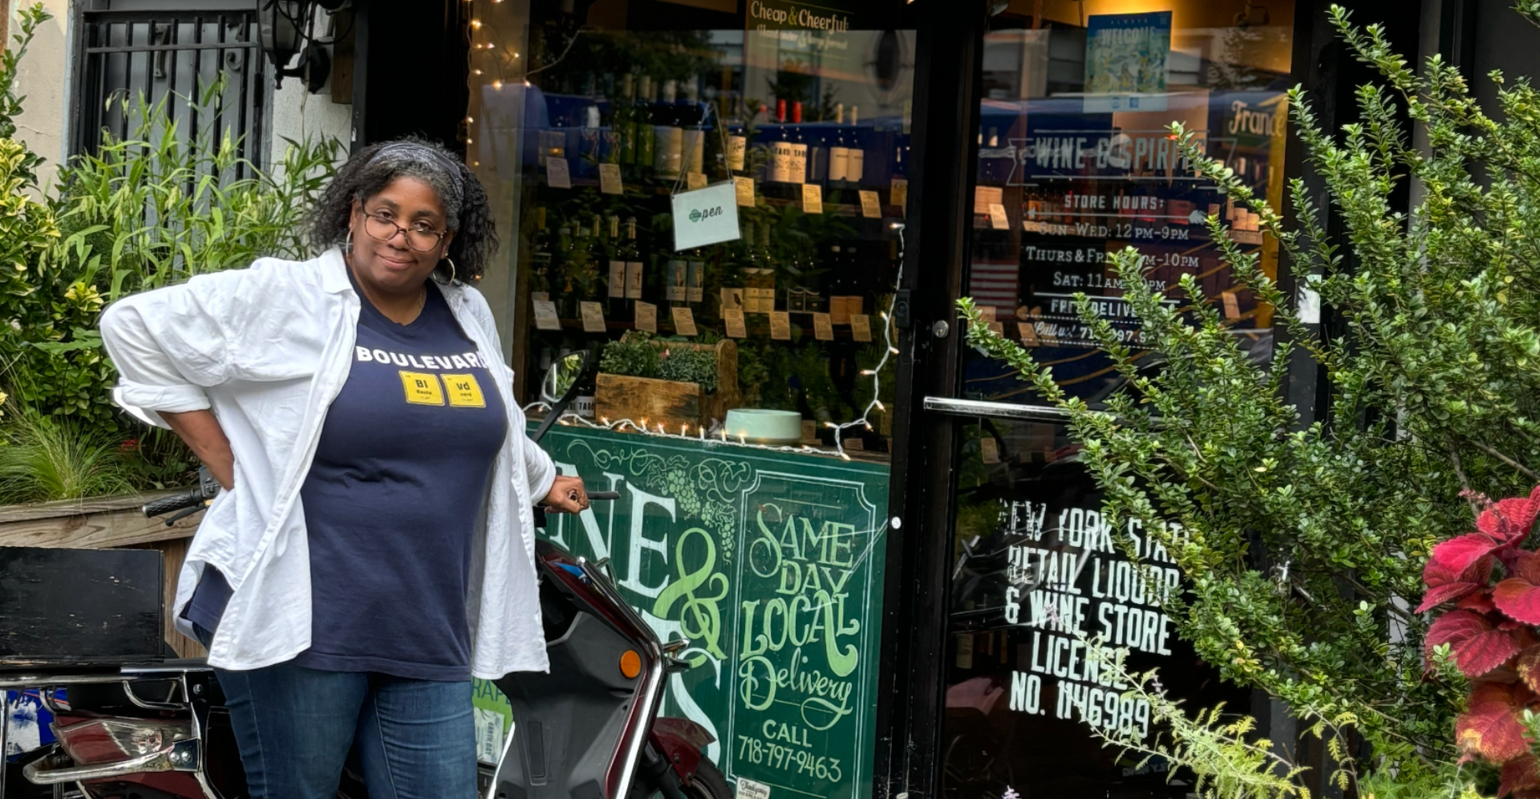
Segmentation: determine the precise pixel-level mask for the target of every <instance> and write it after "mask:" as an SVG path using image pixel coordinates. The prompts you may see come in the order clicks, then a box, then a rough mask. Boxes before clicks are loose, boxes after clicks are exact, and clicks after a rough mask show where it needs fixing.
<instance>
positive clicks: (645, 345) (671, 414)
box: [594, 331, 739, 433]
mask: <svg viewBox="0 0 1540 799" xmlns="http://www.w3.org/2000/svg"><path fill="white" fill-rule="evenodd" d="M738 401H739V397H738V347H737V345H736V344H735V343H734V342H733V341H732V340H731V339H721V340H718V341H696V342H691V341H686V340H674V339H660V338H656V337H654V336H653V335H652V334H650V333H646V332H638V331H633V332H631V333H627V334H626V335H625V336H623V337H622V338H620V339H619V340H616V341H612V342H610V343H609V344H608V345H606V346H605V348H604V353H603V355H602V356H601V357H600V360H599V376H598V378H597V379H596V390H595V392H594V405H595V413H596V414H597V415H598V416H599V417H600V418H604V419H610V420H613V421H620V420H622V419H629V420H631V421H632V422H634V423H636V424H637V425H645V426H646V427H648V428H650V429H657V428H658V426H660V425H661V426H662V427H663V429H664V430H665V431H667V432H670V433H673V432H684V431H687V430H688V429H689V428H697V429H706V428H709V427H710V426H711V423H712V421H714V420H715V421H721V420H723V419H725V418H726V417H727V411H728V410H729V409H731V408H736V407H738Z"/></svg>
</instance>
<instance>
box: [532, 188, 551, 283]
mask: <svg viewBox="0 0 1540 799" xmlns="http://www.w3.org/2000/svg"><path fill="white" fill-rule="evenodd" d="M545 221H546V220H545V206H543V205H537V206H535V231H534V233H533V234H531V236H530V241H529V250H530V258H529V260H530V274H532V275H534V277H535V285H534V287H533V288H532V290H533V291H538V292H542V293H544V294H545V297H544V298H537V299H550V298H551V286H552V285H553V278H554V276H553V275H552V274H551V266H552V262H551V261H552V253H551V232H550V231H549V230H548V229H546V226H545Z"/></svg>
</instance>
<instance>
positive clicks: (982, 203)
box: [973, 186, 1005, 214]
mask: <svg viewBox="0 0 1540 799" xmlns="http://www.w3.org/2000/svg"><path fill="white" fill-rule="evenodd" d="M1003 202H1005V189H1004V188H1002V187H1000V186H974V187H973V213H975V214H987V213H989V206H991V205H993V204H995V203H1003Z"/></svg>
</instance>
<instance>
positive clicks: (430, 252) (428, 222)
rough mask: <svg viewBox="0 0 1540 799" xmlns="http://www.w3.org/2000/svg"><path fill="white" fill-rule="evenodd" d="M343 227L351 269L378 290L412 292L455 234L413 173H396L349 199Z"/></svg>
mask: <svg viewBox="0 0 1540 799" xmlns="http://www.w3.org/2000/svg"><path fill="white" fill-rule="evenodd" d="M348 227H349V229H350V230H351V231H352V232H353V251H352V254H351V255H350V256H349V261H350V263H352V265H353V275H354V277H356V278H357V279H358V282H359V283H360V284H361V285H362V286H363V287H364V288H365V289H366V290H367V291H369V292H370V293H371V294H377V295H399V296H405V295H412V296H416V295H417V293H418V292H419V291H421V289H422V284H423V282H424V281H426V280H427V279H428V277H429V275H431V274H433V269H434V267H436V266H438V262H439V261H440V260H442V259H443V257H444V255H445V253H447V252H448V251H449V241H450V239H451V238H453V236H454V234H452V233H450V232H448V231H447V230H446V229H445V219H444V206H443V204H442V203H440V202H439V199H438V194H437V193H436V192H434V191H433V188H432V187H431V186H429V185H428V184H427V183H424V182H423V181H421V180H418V179H417V178H412V177H399V178H396V179H395V180H393V181H391V182H390V183H389V184H388V185H386V186H385V188H384V189H381V190H380V192H379V193H378V194H375V195H374V196H372V197H369V198H367V199H365V200H364V201H363V202H359V201H357V200H354V201H353V216H352V219H351V221H350V222H349V223H348ZM398 228H402V229H398ZM403 229H404V230H403Z"/></svg>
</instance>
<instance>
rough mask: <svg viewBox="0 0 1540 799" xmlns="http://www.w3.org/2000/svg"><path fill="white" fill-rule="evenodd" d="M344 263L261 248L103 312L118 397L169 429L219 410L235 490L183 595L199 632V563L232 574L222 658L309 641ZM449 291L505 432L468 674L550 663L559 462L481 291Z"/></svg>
mask: <svg viewBox="0 0 1540 799" xmlns="http://www.w3.org/2000/svg"><path fill="white" fill-rule="evenodd" d="M346 270H347V264H346V263H345V262H344V261H343V258H342V253H341V252H340V251H339V250H336V249H333V250H329V251H327V252H325V253H323V254H322V255H321V256H320V257H319V258H315V259H313V260H310V261H302V262H296V261H283V260H278V259H274V258H263V259H260V260H258V261H257V262H256V263H254V264H252V265H251V267H250V268H249V269H239V270H232V271H228V272H219V273H215V274H208V275H200V276H198V277H194V278H193V279H191V280H189V281H187V282H186V283H184V284H181V285H177V286H170V287H168V288H162V289H158V290H155V291H149V292H145V293H143V294H138V295H135V296H132V297H127V298H125V299H123V300H120V301H118V302H116V303H113V304H112V305H111V306H110V307H109V308H107V310H106V312H105V313H103V314H102V321H101V330H102V339H103V341H105V343H106V345H107V351H108V353H109V354H110V355H111V356H112V360H113V363H114V364H115V365H116V366H117V368H118V373H119V375H120V379H119V383H118V387H117V389H116V390H115V391H114V399H116V400H117V402H118V403H119V404H120V405H122V406H123V407H124V408H126V409H129V410H130V411H131V412H134V413H135V415H137V416H139V417H140V418H142V419H144V420H146V421H148V422H150V423H152V424H157V425H160V426H162V427H164V426H166V425H165V423H164V421H162V420H161V418H160V416H159V415H158V414H157V413H156V412H157V411H168V412H173V413H174V412H183V411H194V410H201V409H204V408H210V409H212V410H213V412H214V415H215V416H216V417H218V419H219V423H220V426H221V427H223V428H224V431H225V434H226V435H227V436H228V437H229V439H230V448H231V450H232V451H233V452H234V455H235V488H234V489H232V490H230V491H224V492H220V494H219V496H217V497H216V498H215V499H214V502H213V504H212V505H211V506H210V507H209V509H208V511H207V513H206V514H205V516H204V519H203V523H202V524H201V525H200V526H199V528H198V532H197V534H196V535H195V536H194V538H193V542H192V546H191V547H190V548H189V549H188V553H187V560H186V563H185V564H184V565H183V567H182V571H181V574H180V575H179V577H178V581H177V592H176V606H175V613H176V618H177V624H178V628H179V629H181V630H182V631H183V632H185V633H189V634H190V633H191V628H190V625H188V623H187V622H186V621H185V620H183V619H182V610H183V608H185V607H186V605H187V602H188V600H190V599H191V598H192V593H193V589H194V588H195V587H197V584H198V580H199V578H200V577H201V576H202V574H203V569H204V566H205V565H213V566H216V567H218V568H219V570H220V571H221V572H223V573H224V575H225V577H226V579H227V580H228V581H229V583H230V588H231V590H232V594H231V596H230V602H229V604H228V605H227V606H226V607H225V612H224V616H223V617H222V618H221V620H220V624H219V629H218V631H217V632H216V634H215V636H214V640H213V641H212V642H211V646H210V648H209V662H210V663H211V664H213V665H215V666H219V667H222V668H226V669H255V668H261V667H263V666H270V665H274V664H277V663H282V662H284V661H287V660H289V659H291V658H293V657H294V656H296V655H298V654H299V653H300V652H303V651H304V650H305V649H307V648H309V647H310V643H311V631H310V619H311V593H310V554H309V540H308V538H307V535H306V528H305V513H304V509H303V508H302V507H301V505H300V487H301V486H302V485H303V483H304V481H305V477H306V475H307V474H308V473H309V471H310V463H311V460H312V459H313V458H314V456H315V451H316V445H317V443H318V442H319V440H320V437H321V426H322V424H324V423H325V421H326V412H327V409H328V408H329V407H330V406H331V404H332V400H334V399H336V397H337V393H338V392H339V391H340V390H341V389H342V386H343V384H344V383H345V382H347V379H348V369H349V368H350V367H351V365H352V363H353V348H354V343H355V340H356V338H357V335H358V313H359V303H360V299H359V296H358V293H357V292H356V291H354V289H353V286H352V283H351V282H350V281H349V280H348V275H347V271H346ZM433 285H438V284H436V283H435V284H433ZM439 290H441V291H443V293H444V297H445V299H446V300H448V303H449V307H450V309H451V310H452V311H453V312H454V315H455V319H457V320H458V321H459V323H460V327H461V328H462V329H464V331H465V333H466V335H467V336H469V337H470V339H471V341H473V342H475V344H476V348H477V350H478V351H479V352H480V353H481V357H482V359H483V360H484V361H486V362H487V363H488V364H489V365H490V368H491V372H492V375H493V377H494V378H495V380H496V382H497V385H498V390H499V392H500V393H501V394H502V399H503V407H505V408H507V409H508V436H507V438H506V440H505V441H504V442H503V448H502V450H501V451H500V452H499V453H498V456H497V460H496V462H495V463H494V465H493V475H492V480H491V481H490V482H489V484H488V485H489V486H490V491H489V495H488V496H487V498H486V501H485V504H484V506H483V512H482V516H481V519H480V523H479V524H478V525H477V529H476V542H475V544H474V546H473V547H472V553H473V555H472V557H473V560H472V564H471V583H470V594H469V596H468V598H467V606H466V615H467V617H468V619H469V622H470V630H471V639H472V642H473V645H472V648H471V653H472V654H471V672H472V673H473V674H475V675H476V676H477V677H482V678H485V679H496V678H498V677H501V676H502V675H504V674H506V673H508V672H511V671H547V670H548V669H549V664H548V662H547V660H546V652H545V636H544V634H543V632H542V628H541V624H540V601H539V593H538V590H537V587H536V582H535V565H534V554H535V549H534V547H535V540H534V529H535V528H534V516H533V513H532V508H533V506H534V503H535V502H536V501H538V500H540V499H543V498H544V497H545V495H546V493H547V492H549V491H550V488H551V483H552V481H553V480H554V479H555V476H556V469H555V467H554V466H552V464H551V459H550V457H549V456H547V455H546V454H545V453H544V452H543V451H541V449H540V448H539V447H537V446H535V444H534V443H533V442H531V441H530V440H529V438H528V437H527V436H526V435H524V432H523V431H524V429H525V421H524V413H523V411H522V410H521V409H520V408H519V406H518V404H516V403H515V402H514V398H513V372H512V370H510V369H509V368H508V366H507V364H506V363H504V361H503V357H502V354H501V353H502V349H501V347H500V346H499V343H498V339H497V328H496V326H495V324H494V322H493V320H492V311H491V309H490V308H489V307H488V306H487V301H486V299H485V298H483V297H482V296H481V293H480V292H478V291H476V290H475V289H473V288H468V287H461V286H440V287H439ZM381 435H389V431H383V430H382V431H381ZM446 443H448V442H446ZM446 568H449V565H448V564H446ZM400 612H401V613H403V614H405V613H412V612H413V602H412V597H409V596H403V597H401V605H400ZM379 623H381V624H390V623H392V620H391V619H380V620H379Z"/></svg>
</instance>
